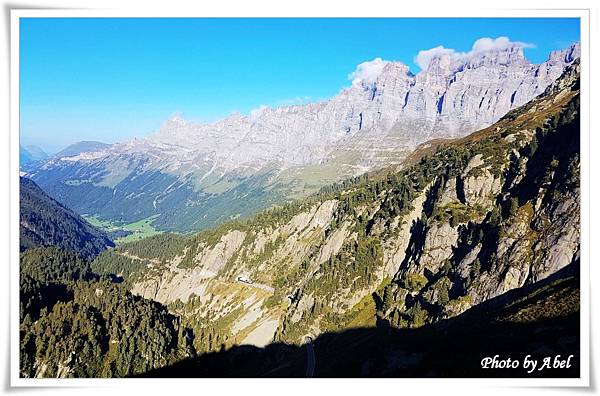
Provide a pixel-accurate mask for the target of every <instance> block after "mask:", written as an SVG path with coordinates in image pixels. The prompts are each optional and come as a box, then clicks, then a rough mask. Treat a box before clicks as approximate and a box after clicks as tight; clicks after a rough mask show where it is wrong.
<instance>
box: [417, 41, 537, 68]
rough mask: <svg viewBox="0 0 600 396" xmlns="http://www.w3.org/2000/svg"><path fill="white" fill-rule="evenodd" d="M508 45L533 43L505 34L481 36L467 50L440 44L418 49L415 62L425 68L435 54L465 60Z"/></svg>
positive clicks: (518, 45) (455, 59) (528, 46)
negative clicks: (514, 38) (516, 39)
mask: <svg viewBox="0 0 600 396" xmlns="http://www.w3.org/2000/svg"><path fill="white" fill-rule="evenodd" d="M509 47H520V48H533V47H535V46H534V45H533V44H530V43H524V42H521V41H511V40H510V39H509V38H508V37H506V36H501V37H497V38H495V39H494V38H490V37H482V38H480V39H478V40H476V41H475V42H474V43H473V46H472V48H471V50H470V51H469V52H458V51H456V50H454V49H452V48H444V47H442V46H441V45H440V46H437V47H435V48H431V49H428V50H423V51H419V53H418V54H417V56H415V59H414V61H415V63H416V64H417V65H418V66H419V67H420V68H421V70H426V69H427V67H428V66H429V63H430V62H431V59H433V58H434V57H436V56H444V55H445V56H449V57H450V59H451V60H453V61H466V60H468V59H470V58H472V57H473V56H476V55H479V54H482V53H484V52H488V51H494V50H502V49H505V48H509Z"/></svg>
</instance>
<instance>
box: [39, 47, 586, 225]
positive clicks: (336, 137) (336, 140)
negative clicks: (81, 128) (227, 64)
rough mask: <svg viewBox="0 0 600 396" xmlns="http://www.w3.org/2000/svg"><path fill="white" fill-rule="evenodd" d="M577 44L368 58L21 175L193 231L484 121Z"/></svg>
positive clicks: (69, 197) (556, 67)
mask: <svg viewBox="0 0 600 396" xmlns="http://www.w3.org/2000/svg"><path fill="white" fill-rule="evenodd" d="M579 51H580V50H579V44H578V43H576V44H573V45H572V46H571V47H569V48H566V49H564V50H562V51H556V52H553V53H551V54H550V55H549V57H548V60H547V61H546V62H543V63H541V64H532V63H530V62H529V61H527V60H526V59H525V57H524V55H523V48H522V46H520V45H519V44H515V43H507V44H506V45H505V46H500V47H495V48H494V49H489V50H482V51H472V53H469V55H468V56H463V57H460V58H456V57H453V56H451V55H450V54H445V53H441V54H438V55H436V56H433V57H432V58H431V59H430V60H429V62H428V64H427V67H426V68H425V69H424V70H422V71H421V72H419V73H417V74H416V75H415V74H413V73H411V72H410V71H409V68H408V66H406V65H404V64H403V63H400V62H388V61H383V60H381V59H376V60H374V61H372V62H366V63H364V64H361V65H359V67H358V68H357V71H356V72H355V73H354V74H353V81H352V85H351V86H350V87H349V88H345V89H343V90H342V91H341V92H340V93H339V94H338V95H336V96H334V97H333V98H331V99H329V100H326V101H322V102H317V103H309V104H305V105H296V106H284V107H279V108H275V109H273V108H262V109H259V110H257V111H254V112H252V114H251V115H249V116H244V115H241V114H233V115H231V116H230V117H227V118H225V119H223V120H221V121H218V122H215V123H212V124H194V123H191V122H187V121H185V120H183V119H181V118H180V117H173V118H171V119H169V120H168V121H167V122H166V123H165V124H164V125H163V126H162V128H161V130H160V131H159V132H158V133H156V134H154V135H151V136H149V137H148V138H144V139H133V140H129V141H125V142H122V143H118V144H114V145H111V146H106V147H104V146H101V147H98V148H97V149H94V150H90V151H84V152H78V153H77V154H76V155H64V156H59V157H55V158H53V159H51V160H49V161H47V162H45V163H44V164H43V165H42V166H40V167H38V168H37V169H35V170H33V171H31V172H30V176H31V177H32V178H33V180H35V181H36V182H37V183H38V184H39V185H40V186H41V187H42V188H44V189H45V190H46V191H48V193H49V194H50V195H51V196H53V197H54V198H56V199H57V200H58V201H60V202H61V203H64V204H65V205H67V206H69V207H71V208H73V209H74V210H76V211H78V212H79V213H82V214H90V215H95V216H98V217H99V218H102V219H105V220H111V221H116V222H133V221H138V220H140V219H145V218H149V217H151V216H156V218H155V220H154V222H153V224H154V225H155V226H156V227H157V228H160V229H163V230H175V231H189V230H197V229H202V228H206V227H209V226H213V225H215V224H218V223H220V222H222V221H225V220H228V219H232V218H236V217H239V216H242V217H244V216H248V215H250V214H253V213H255V212H256V211H258V210H260V209H263V208H265V207H268V206H271V205H272V204H273V203H277V202H283V201H285V200H288V199H290V198H298V197H302V196H306V195H308V194H310V193H313V192H315V191H317V190H318V189H319V188H321V187H322V186H325V185H328V184H330V183H331V182H335V181H338V180H342V179H344V178H347V177H351V176H356V175H359V174H362V173H364V172H366V171H369V170H373V169H377V168H380V167H382V166H389V165H393V164H399V163H401V162H402V160H403V159H404V158H405V157H406V156H407V155H408V153H409V152H410V151H411V150H412V149H414V148H415V147H416V146H417V145H418V144H420V143H423V142H425V141H427V140H429V139H433V138H450V137H458V136H464V135H466V134H468V133H470V132H473V131H475V130H477V129H481V128H484V127H487V126H489V125H490V124H492V123H494V122H496V121H497V120H498V119H500V118H501V117H502V116H503V115H504V114H506V113H507V112H508V111H510V110H511V109H515V108H517V107H519V106H521V105H523V104H525V103H527V102H528V101H530V100H531V99H533V98H535V97H536V96H537V95H539V94H540V93H542V92H543V91H544V90H545V89H546V88H547V87H548V86H549V85H550V84H551V83H552V82H553V81H554V80H556V78H558V77H559V76H560V75H561V74H562V72H563V71H564V70H565V68H566V67H568V66H569V65H570V64H571V63H572V62H573V61H574V60H575V59H577V58H578V57H579ZM367 70H368V72H365V71H367Z"/></svg>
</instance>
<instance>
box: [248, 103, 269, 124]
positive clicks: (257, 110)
mask: <svg viewBox="0 0 600 396" xmlns="http://www.w3.org/2000/svg"><path fill="white" fill-rule="evenodd" d="M268 108H269V106H267V105H264V104H263V105H260V106H258V107H257V108H255V109H252V110H250V113H249V117H250V119H251V120H252V121H254V120H256V119H257V118H258V117H259V116H260V115H261V114H262V112H263V111H265V110H266V109H268Z"/></svg>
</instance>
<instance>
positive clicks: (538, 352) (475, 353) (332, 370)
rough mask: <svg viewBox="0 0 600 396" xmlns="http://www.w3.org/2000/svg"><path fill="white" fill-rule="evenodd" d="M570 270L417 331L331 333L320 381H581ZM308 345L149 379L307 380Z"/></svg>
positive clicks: (215, 359) (213, 358) (247, 352)
mask: <svg viewBox="0 0 600 396" xmlns="http://www.w3.org/2000/svg"><path fill="white" fill-rule="evenodd" d="M578 268H579V267H578V264H577V266H575V265H571V266H569V267H568V268H565V269H564V270H562V271H560V272H559V273H557V274H556V275H554V276H552V277H550V278H548V279H546V280H544V281H541V282H538V283H536V284H535V285H531V286H530V287H526V288H523V289H520V290H515V291H511V292H509V293H506V294H504V295H502V296H499V297H497V298H495V299H492V300H490V301H488V302H486V303H484V304H481V305H480V306H478V307H475V308H473V309H471V310H468V311H467V312H465V313H463V314H462V315H460V316H458V317H456V318H453V319H449V320H446V321H443V322H440V323H438V324H436V325H431V326H425V327H422V328H419V329H394V328H391V327H389V326H387V323H385V322H383V321H380V322H379V323H378V326H377V327H376V328H360V329H353V330H347V331H344V332H340V333H326V334H323V335H321V336H319V337H318V338H316V339H315V340H314V341H313V346H314V351H315V360H316V365H315V371H314V376H316V377H355V376H359V377H363V376H366V377H387V376H390V377H528V376H531V377H540V376H543V377H578V376H579V274H578ZM571 354H573V355H574V356H573V358H572V359H571V362H572V365H571V367H570V368H568V369H566V368H565V369H562V370H561V369H545V370H542V371H535V372H533V373H532V374H527V372H526V371H525V370H524V369H523V368H522V367H520V368H517V369H504V370H501V369H495V370H491V369H489V370H482V369H481V366H480V362H481V359H482V358H484V357H486V356H490V357H493V356H495V355H499V356H500V358H507V357H510V358H512V359H517V360H520V361H521V362H522V361H523V359H524V357H525V356H526V355H531V356H532V357H533V358H534V359H538V360H539V361H540V363H539V364H540V365H541V361H542V360H543V358H545V357H548V356H550V357H551V358H554V356H556V355H561V356H562V357H563V358H565V359H566V358H567V357H568V356H569V355H571ZM307 361H308V350H307V346H306V345H303V346H300V347H299V346H294V345H288V344H284V343H275V344H271V345H268V346H266V347H265V348H256V347H253V346H247V345H242V346H235V347H232V348H230V349H228V350H222V351H220V352H213V353H208V354H205V355H202V356H200V357H197V358H195V359H187V360H184V361H181V362H179V363H177V364H175V365H173V366H170V367H165V368H162V369H158V370H154V371H150V372H148V373H146V374H145V375H144V376H148V377H304V376H305V375H306V369H307Z"/></svg>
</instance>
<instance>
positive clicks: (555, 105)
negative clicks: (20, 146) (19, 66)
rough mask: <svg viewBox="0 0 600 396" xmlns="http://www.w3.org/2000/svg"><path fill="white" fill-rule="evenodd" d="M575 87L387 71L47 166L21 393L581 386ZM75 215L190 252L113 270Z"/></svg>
mask: <svg viewBox="0 0 600 396" xmlns="http://www.w3.org/2000/svg"><path fill="white" fill-rule="evenodd" d="M365 67H369V68H370V70H371V71H373V70H375V72H371V73H361V71H364V69H365ZM579 75H580V64H579V45H578V44H574V45H572V46H571V47H569V48H567V49H565V50H563V51H557V52H553V53H551V54H550V56H549V57H548V60H547V61H546V62H544V63H541V64H531V63H529V62H528V61H527V60H526V59H525V58H524V56H523V49H522V47H521V46H518V45H508V46H506V47H503V48H496V49H494V50H489V51H474V52H472V53H469V56H462V57H452V56H450V55H441V56H435V57H433V58H432V59H431V60H430V61H429V63H428V66H427V68H426V69H424V70H423V71H421V72H420V73H418V74H416V75H413V74H411V73H410V72H409V70H408V67H407V66H405V65H404V64H402V63H399V62H385V61H381V60H375V61H373V62H370V63H369V64H368V65H364V64H363V65H360V66H359V68H358V69H357V71H356V72H355V73H354V75H353V82H352V86H351V87H349V88H347V89H344V90H342V91H341V92H340V93H339V95H337V96H335V97H333V98H331V99H330V100H328V101H323V102H319V103H310V104H306V105H298V106H287V107H280V108H277V109H270V108H265V109H261V110H260V111H257V112H254V113H253V114H252V115H250V116H242V115H232V116H231V117H228V118H226V119H224V120H222V121H219V122H216V123H214V124H208V125H204V124H202V125H197V124H192V123H189V122H186V121H184V120H182V119H180V118H173V119H171V120H168V121H167V122H166V123H165V124H164V126H163V127H162V129H161V130H160V131H159V132H158V133H156V134H155V135H152V136H150V137H148V138H145V139H134V140H131V141H127V142H123V143H117V144H112V145H110V146H106V145H102V144H97V143H95V142H86V143H85V144H82V145H80V147H84V149H80V148H79V149H78V148H77V147H75V148H74V149H73V150H71V151H69V150H68V151H66V152H65V153H63V154H61V155H58V156H54V157H51V158H49V159H47V160H44V161H41V162H38V163H37V164H38V165H36V166H35V167H33V168H29V169H28V170H27V171H26V175H25V176H26V178H23V180H22V184H21V186H22V187H21V188H22V189H24V191H26V192H27V194H26V195H23V192H22V195H21V205H22V208H26V209H27V210H26V211H22V213H23V215H22V217H21V232H22V235H25V236H26V242H27V243H26V244H24V243H23V242H22V244H21V245H22V253H21V323H20V334H21V358H20V372H21V376H23V377H113V376H118V377H121V376H152V377H172V376H190V377H194V376H213V377H214V376H216V377H230V376H231V377H239V376H266V377H290V376H325V377H327V376H329V377H331V376H336V377H349V376H376V377H381V376H394V377H398V376H407V377H424V376H431V377H440V376H441V377H473V376H504V377H515V376H562V377H565V376H566V377H579V375H580V372H579V370H580V367H579V356H580V355H579V347H580V345H579V342H580V341H579V315H580V294H579V265H580V264H579V261H580V258H579V256H580V184H579V183H580V163H579V150H580V149H579V144H580V102H579V101H580V92H579V89H580V87H579V84H580V79H579ZM85 147H89V149H86V148H85ZM27 178H30V179H31V180H29V179H27ZM36 183H37V185H39V187H41V189H43V190H44V191H45V193H44V192H43V191H41V189H40V188H39V187H37V185H36ZM46 194H47V195H46ZM50 197H52V198H50ZM67 208H70V209H67ZM76 213H79V214H82V215H87V218H91V216H93V217H94V219H95V221H110V222H114V223H131V222H137V221H140V220H147V219H151V221H152V225H153V226H154V227H156V228H158V229H160V230H161V231H178V232H180V233H171V232H163V233H160V234H157V235H153V236H150V237H147V238H144V239H140V240H135V241H133V242H125V243H119V244H118V245H117V246H116V247H113V246H114V245H113V242H112V241H111V238H112V235H111V234H106V233H105V232H104V231H103V230H101V229H98V228H96V226H94V225H92V224H89V223H87V221H86V220H85V219H84V218H83V217H80V216H79V215H78V214H76ZM36 219H41V220H40V221H39V222H38V221H37V220H36ZM57 224H58V226H57ZM184 232H185V233H184ZM30 235H32V236H30ZM22 241H23V237H22ZM56 241H60V243H59V242H56ZM80 248H82V249H84V250H82V251H79V249H80ZM496 354H500V355H502V356H503V357H508V356H510V357H513V358H517V359H519V358H521V359H522V358H524V357H525V356H526V355H530V356H532V357H533V358H535V359H540V360H541V359H543V358H544V357H545V356H555V355H561V356H564V357H568V356H570V355H572V359H571V360H570V362H571V363H570V365H569V366H568V367H567V369H565V370H562V371H557V370H554V371H553V370H549V371H536V372H534V373H528V372H527V370H525V369H523V367H519V368H517V369H512V370H499V369H498V370H495V369H490V370H481V365H480V362H481V359H482V358H483V357H485V356H494V355H496Z"/></svg>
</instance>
